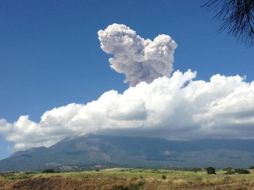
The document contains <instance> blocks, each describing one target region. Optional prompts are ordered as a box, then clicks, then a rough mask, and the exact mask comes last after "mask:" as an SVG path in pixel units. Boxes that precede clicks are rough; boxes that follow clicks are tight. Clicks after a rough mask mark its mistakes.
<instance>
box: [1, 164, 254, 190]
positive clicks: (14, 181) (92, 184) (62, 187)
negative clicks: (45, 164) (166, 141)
mask: <svg viewBox="0 0 254 190" xmlns="http://www.w3.org/2000/svg"><path fill="white" fill-rule="evenodd" d="M14 189H15V190H139V189H140V190H173V189H174V190H183V189H187V190H199V189H202V190H212V189H216V190H227V189H230V190H245V189H246V190H254V172H253V171H252V172H251V174H233V175H226V174H224V172H223V171H219V172H218V174H216V175H208V174H206V172H205V171H199V172H196V173H195V172H193V171H175V170H148V169H147V170H143V169H122V168H119V169H118V168H115V169H104V170H100V171H82V172H66V173H8V174H1V176H0V190H14Z"/></svg>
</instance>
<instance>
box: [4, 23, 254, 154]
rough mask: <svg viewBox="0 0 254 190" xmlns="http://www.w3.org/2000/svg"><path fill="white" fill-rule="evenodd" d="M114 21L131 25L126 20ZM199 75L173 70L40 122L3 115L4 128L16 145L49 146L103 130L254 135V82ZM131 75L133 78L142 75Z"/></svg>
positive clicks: (188, 135) (59, 110)
mask: <svg viewBox="0 0 254 190" xmlns="http://www.w3.org/2000/svg"><path fill="white" fill-rule="evenodd" d="M111 27H116V28H118V27H119V28H122V27H123V28H125V29H126V30H128V31H129V30H130V29H129V28H127V27H126V26H124V25H113V26H111ZM109 28H110V27H108V28H107V29H106V30H105V31H107V30H108V29H109ZM105 31H104V32H105ZM112 31H114V30H113V29H112ZM130 31H132V30H130ZM102 32H103V31H100V32H99V35H100V33H102ZM108 32H109V31H108ZM113 33H114V32H113ZM134 33H135V32H134ZM107 35H109V36H110V32H109V34H107ZM117 36H118V35H117ZM120 36H122V37H123V36H124V35H120ZM134 36H135V35H134ZM124 38H125V37H124ZM126 38H127V37H126ZM138 38H140V37H138ZM116 43H117V40H116ZM103 44H104V45H105V43H104V42H102V46H104V45H103ZM127 45H128V43H127ZM121 46H124V45H123V44H122V45H121ZM132 46H136V45H135V44H134V45H132ZM137 46H139V44H138V45H137ZM102 48H106V47H102ZM106 49H107V48H106ZM133 49H135V47H133ZM137 49H138V48H137ZM108 51H111V50H108ZM113 52H115V51H113ZM116 55H117V54H116V53H114V56H115V57H114V58H116V57H118V56H116ZM156 55H157V54H156ZM172 56H173V55H172V54H171V55H170V56H169V57H168V58H170V57H171V58H172ZM117 59H118V58H117ZM128 59H130V58H128ZM151 60H153V59H151ZM113 62H114V61H113ZM116 62H117V64H120V63H121V62H118V61H116ZM111 64H112V61H111ZM113 64H114V63H113ZM124 64H128V63H124ZM130 64H133V62H131V63H130ZM137 64H140V63H137ZM144 64H145V63H144ZM149 64H152V62H151V63H149ZM131 67H132V66H130V68H131ZM144 69H145V70H146V68H144ZM141 72H142V71H141ZM158 76H159V75H158ZM195 76H196V73H195V72H192V71H190V70H189V71H187V72H185V73H182V72H180V71H175V72H174V73H173V74H172V76H171V77H170V78H169V77H166V76H164V77H159V78H157V79H155V80H153V81H152V78H151V80H150V79H149V80H148V82H149V83H147V82H140V83H138V84H137V85H136V86H135V87H130V88H128V89H127V90H126V91H124V92H123V93H122V94H120V93H118V92H117V91H114V90H110V91H107V92H105V93H104V94H102V95H101V96H100V97H99V98H98V99H97V100H95V101H92V102H89V103H87V104H69V105H66V106H63V107H59V108H54V109H52V110H50V111H46V112H45V113H44V114H43V115H42V116H41V120H40V122H38V123H36V122H33V121H31V120H30V119H29V117H28V116H20V118H19V119H18V120H17V121H16V122H13V123H9V122H7V121H6V120H4V119H0V134H3V135H4V136H5V137H6V139H7V140H8V141H11V142H13V143H14V144H15V145H14V146H15V147H14V148H15V149H16V150H22V149H27V148H30V147H34V146H50V145H52V144H54V143H56V142H57V141H59V140H61V139H63V138H65V137H68V136H72V135H84V134H88V133H91V132H101V131H117V133H128V135H129V134H131V133H133V134H135V135H149V136H163V137H166V138H171V139H185V140H188V139H197V138H214V137H216V138H244V139H245V138H253V137H254V82H250V83H247V82H245V81H244V79H243V78H242V77H240V76H231V77H226V76H222V75H214V76H212V77H211V79H210V81H202V80H195ZM127 79H128V81H129V82H130V83H132V82H133V83H132V84H134V83H136V82H135V81H139V80H141V79H140V78H139V79H132V78H128V77H127ZM142 80H143V79H142ZM144 81H146V80H144Z"/></svg>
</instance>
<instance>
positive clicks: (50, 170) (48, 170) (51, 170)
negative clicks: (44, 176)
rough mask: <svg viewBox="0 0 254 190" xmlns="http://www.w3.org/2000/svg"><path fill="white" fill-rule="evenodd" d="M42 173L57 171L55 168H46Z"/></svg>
mask: <svg viewBox="0 0 254 190" xmlns="http://www.w3.org/2000/svg"><path fill="white" fill-rule="evenodd" d="M42 173H56V171H55V170H54V169H46V170H43V171H42Z"/></svg>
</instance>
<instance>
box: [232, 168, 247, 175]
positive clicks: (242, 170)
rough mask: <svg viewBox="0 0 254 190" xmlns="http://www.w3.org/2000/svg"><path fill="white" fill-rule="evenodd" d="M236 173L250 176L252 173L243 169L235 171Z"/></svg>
mask: <svg viewBox="0 0 254 190" xmlns="http://www.w3.org/2000/svg"><path fill="white" fill-rule="evenodd" d="M235 172H236V173H238V174H249V173H250V171H249V170H246V169H242V168H238V169H235Z"/></svg>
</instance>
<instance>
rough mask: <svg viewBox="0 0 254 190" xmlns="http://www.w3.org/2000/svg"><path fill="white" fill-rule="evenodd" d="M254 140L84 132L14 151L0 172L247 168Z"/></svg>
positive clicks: (252, 159) (252, 162)
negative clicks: (133, 168)
mask: <svg viewBox="0 0 254 190" xmlns="http://www.w3.org/2000/svg"><path fill="white" fill-rule="evenodd" d="M253 145H254V140H222V139H208V140H195V141H169V140H166V139H162V138H149V137H128V136H109V135H86V136H82V137H77V138H67V139H64V140H62V141H60V142H58V143H57V144H55V145H53V146H51V147H49V148H45V147H39V148H33V149H30V150H27V151H20V152H16V153H14V154H13V155H12V156H10V157H9V158H6V159H3V160H1V161H0V171H36V170H43V169H48V168H53V169H59V170H79V169H89V168H97V167H146V168H157V167H158V168H169V167H180V168H182V167H184V168H194V167H207V166H214V167H220V168H224V167H245V168H246V167H249V166H251V165H254V146H253Z"/></svg>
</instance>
